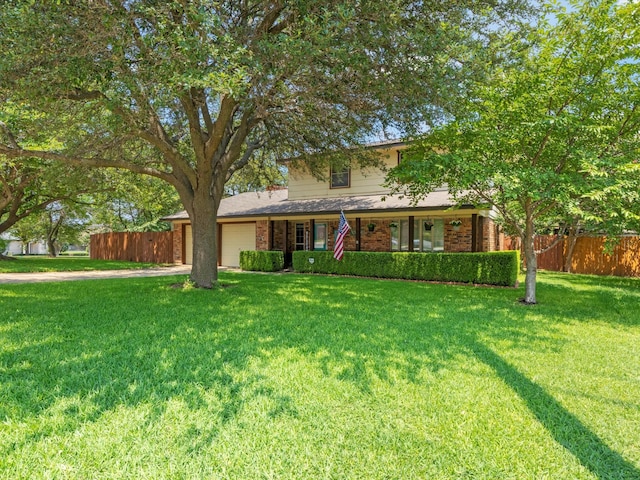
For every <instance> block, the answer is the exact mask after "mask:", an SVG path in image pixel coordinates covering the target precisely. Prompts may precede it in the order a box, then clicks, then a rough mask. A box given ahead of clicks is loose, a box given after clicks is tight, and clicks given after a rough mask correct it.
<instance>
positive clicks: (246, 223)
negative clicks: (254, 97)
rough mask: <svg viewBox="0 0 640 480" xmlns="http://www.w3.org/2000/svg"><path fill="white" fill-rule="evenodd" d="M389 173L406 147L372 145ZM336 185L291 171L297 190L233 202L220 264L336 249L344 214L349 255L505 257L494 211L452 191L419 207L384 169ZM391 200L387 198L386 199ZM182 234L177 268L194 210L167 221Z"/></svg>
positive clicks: (177, 240)
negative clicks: (458, 201)
mask: <svg viewBox="0 0 640 480" xmlns="http://www.w3.org/2000/svg"><path fill="white" fill-rule="evenodd" d="M371 148H375V149H376V150H378V151H379V152H380V155H381V157H382V160H383V161H384V164H385V166H386V167H388V168H391V167H393V166H395V165H397V164H398V161H399V160H400V158H401V155H400V152H401V151H402V150H403V149H404V148H405V145H404V144H403V143H399V142H396V143H386V144H378V145H374V146H371ZM327 178H328V181H325V182H322V181H318V180H316V179H315V178H314V177H313V176H312V175H311V174H308V173H303V172H300V171H296V170H293V169H291V168H290V170H289V188H288V189H286V188H284V189H274V190H269V191H266V192H260V193H255V192H251V193H243V194H240V195H236V196H233V197H229V198H225V199H224V200H222V202H221V204H220V209H219V211H218V227H219V228H218V263H219V265H223V266H238V265H239V255H240V251H242V250H282V251H284V252H285V258H286V259H288V260H290V256H291V252H292V251H294V250H332V249H333V243H334V239H335V235H336V231H337V228H338V222H339V214H340V210H343V211H344V213H345V215H346V217H347V220H348V221H349V224H350V226H351V229H352V230H351V234H350V235H348V236H347V238H346V241H345V249H346V250H356V251H358V250H361V251H369V252H372V251H373V252H387V251H421V252H431V251H434V252H481V251H493V250H501V249H502V244H503V236H502V235H501V233H500V232H499V230H498V228H497V226H496V224H495V223H494V221H493V216H492V215H493V212H492V211H491V209H488V208H480V209H479V208H476V207H474V206H471V205H462V206H456V205H455V202H454V201H453V200H452V198H451V197H450V195H449V194H448V192H447V190H446V189H440V190H437V191H435V192H432V193H431V194H429V195H427V196H426V197H425V198H423V199H422V200H420V201H419V202H418V203H417V204H415V205H412V203H411V201H410V199H408V198H401V197H399V196H389V195H388V190H387V189H385V188H384V187H383V183H384V173H383V172H382V171H381V170H379V169H367V170H363V171H361V170H360V169H348V170H345V171H340V172H334V171H327ZM383 197H386V198H384V199H383ZM165 220H168V221H171V222H172V225H173V231H174V261H175V262H176V263H187V264H190V263H191V261H192V257H193V255H192V253H193V252H192V234H191V225H190V223H189V217H188V216H187V213H186V211H183V212H179V213H177V214H175V215H171V216H169V217H166V218H165Z"/></svg>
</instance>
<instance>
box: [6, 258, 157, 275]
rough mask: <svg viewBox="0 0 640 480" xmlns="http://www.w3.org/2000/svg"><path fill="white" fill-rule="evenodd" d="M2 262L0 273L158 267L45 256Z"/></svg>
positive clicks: (145, 264)
mask: <svg viewBox="0 0 640 480" xmlns="http://www.w3.org/2000/svg"><path fill="white" fill-rule="evenodd" d="M12 258H13V259H14V260H0V273H28V272H73V271H79V270H121V269H138V268H149V267H156V266H158V264H156V263H137V262H124V261H121V260H92V259H90V258H88V257H84V258H82V257H80V258H78V257H58V258H49V257H44V256H32V257H30V256H27V257H21V256H18V257H12Z"/></svg>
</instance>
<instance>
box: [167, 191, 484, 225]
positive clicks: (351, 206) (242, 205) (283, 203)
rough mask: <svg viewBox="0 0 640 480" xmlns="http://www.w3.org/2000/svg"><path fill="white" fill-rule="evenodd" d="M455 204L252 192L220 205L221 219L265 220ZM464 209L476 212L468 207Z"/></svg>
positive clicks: (435, 195)
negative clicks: (301, 197) (297, 198)
mask: <svg viewBox="0 0 640 480" xmlns="http://www.w3.org/2000/svg"><path fill="white" fill-rule="evenodd" d="M455 205H456V203H455V202H454V200H453V199H452V198H451V196H450V195H449V192H448V191H446V190H438V191H435V192H431V193H430V194H428V195H427V196H425V197H424V198H423V199H421V200H420V201H419V202H418V203H417V204H415V205H412V204H411V200H410V199H409V198H407V197H399V196H386V199H385V200H382V196H381V195H380V194H376V195H358V196H349V197H346V196H345V197H338V198H314V199H305V200H289V199H288V190H287V189H282V190H275V191H268V192H249V193H241V194H239V195H234V196H233V197H228V198H225V199H223V200H222V202H220V208H219V209H218V218H240V217H264V216H286V215H304V214H309V215H318V214H331V213H339V212H340V210H343V211H344V212H345V213H346V214H348V213H360V214H374V213H376V212H393V211H396V210H398V211H399V210H402V211H407V210H417V211H419V210H444V209H447V208H451V207H453V206H455ZM463 208H473V207H471V206H469V205H465V206H463ZM188 219H189V216H188V215H187V212H186V210H183V211H182V212H178V213H176V214H174V215H169V216H168V217H164V218H163V220H169V221H171V220H188Z"/></svg>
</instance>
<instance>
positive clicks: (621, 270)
mask: <svg viewBox="0 0 640 480" xmlns="http://www.w3.org/2000/svg"><path fill="white" fill-rule="evenodd" d="M555 238H556V237H555V236H546V235H539V236H537V237H536V239H535V249H536V251H541V250H543V249H544V248H546V247H548V246H549V245H551V244H552V243H553V242H554V241H555ZM505 240H506V241H505V247H506V248H508V249H518V248H520V242H519V240H517V239H515V240H514V239H512V238H510V239H505ZM604 244H605V238H604V237H578V238H577V239H576V245H575V247H574V249H573V256H572V257H571V272H572V273H586V274H595V275H617V276H621V277H640V237H637V236H633V237H631V236H630V237H621V238H620V242H619V243H618V244H617V245H616V247H615V248H614V249H613V251H612V252H611V254H610V255H608V254H606V253H604ZM566 250H567V246H566V242H564V241H562V242H560V243H558V244H556V245H555V246H554V247H552V248H551V249H550V250H548V251H546V252H544V253H540V254H538V268H540V269H543V270H553V271H557V272H561V271H563V269H564V263H565V258H566V257H565V256H566ZM522 254H523V255H524V252H522Z"/></svg>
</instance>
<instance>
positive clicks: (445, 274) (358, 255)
mask: <svg viewBox="0 0 640 480" xmlns="http://www.w3.org/2000/svg"><path fill="white" fill-rule="evenodd" d="M311 259H313V260H312V262H313V263H311V261H310V260H311ZM293 268H294V270H295V271H297V272H302V273H332V274H337V275H356V276H362V277H379V278H404V279H411V280H430V281H439V282H462V283H479V284H487V285H503V286H515V285H516V284H517V281H518V272H519V269H520V252H518V251H515V250H509V251H502V252H478V253H409V252H345V253H344V258H343V259H342V261H340V262H339V261H337V260H335V259H334V258H333V252H323V251H296V252H293Z"/></svg>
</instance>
